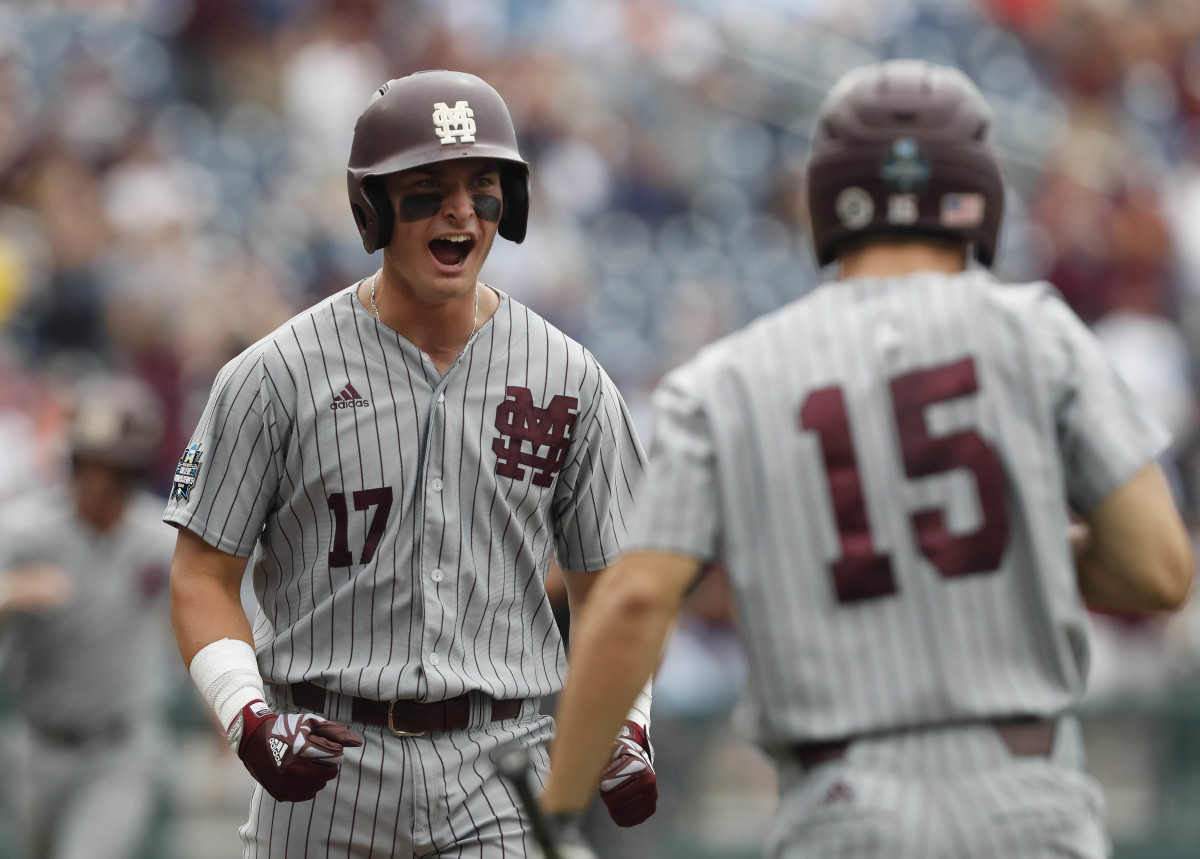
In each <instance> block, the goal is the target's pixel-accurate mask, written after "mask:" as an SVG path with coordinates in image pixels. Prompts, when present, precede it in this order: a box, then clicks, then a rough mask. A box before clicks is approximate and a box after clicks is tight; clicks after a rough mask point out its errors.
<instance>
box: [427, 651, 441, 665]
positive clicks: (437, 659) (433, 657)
mask: <svg viewBox="0 0 1200 859" xmlns="http://www.w3.org/2000/svg"><path fill="white" fill-rule="evenodd" d="M441 661H442V657H440V656H438V655H437V654H436V653H431V654H429V664H430V665H437V664H439V663H440V662H441Z"/></svg>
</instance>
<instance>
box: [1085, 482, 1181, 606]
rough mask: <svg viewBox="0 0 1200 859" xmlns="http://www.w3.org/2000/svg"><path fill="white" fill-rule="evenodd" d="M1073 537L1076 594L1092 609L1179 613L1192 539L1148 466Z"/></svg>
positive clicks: (1167, 491)
mask: <svg viewBox="0 0 1200 859" xmlns="http://www.w3.org/2000/svg"><path fill="white" fill-rule="evenodd" d="M1085 519H1086V520H1087V524H1086V526H1084V527H1076V528H1075V531H1074V533H1073V534H1072V536H1071V546H1072V549H1073V551H1074V554H1075V569H1076V575H1077V579H1078V582H1079V590H1080V592H1081V593H1082V595H1083V598H1084V600H1085V601H1086V602H1087V603H1088V604H1089V605H1091V606H1094V607H1096V608H1106V609H1114V610H1118V611H1163V610H1171V609H1175V608H1178V607H1179V606H1180V605H1182V604H1183V602H1184V600H1185V599H1186V598H1187V594H1188V591H1189V589H1190V587H1191V584H1192V576H1193V567H1194V563H1195V562H1194V559H1193V556H1192V546H1191V540H1190V538H1189V537H1188V533H1187V529H1186V528H1185V527H1184V525H1183V522H1182V521H1181V520H1180V517H1179V513H1178V511H1177V509H1176V507H1175V502H1174V499H1173V498H1172V496H1171V492H1170V487H1169V486H1168V484H1167V482H1166V479H1165V478H1164V476H1163V474H1162V471H1161V470H1160V469H1159V467H1158V466H1157V465H1155V464H1154V463H1151V464H1149V465H1147V466H1146V467H1145V468H1144V469H1142V470H1141V471H1140V472H1138V474H1136V475H1135V476H1134V477H1132V478H1130V479H1129V480H1128V481H1126V483H1125V484H1123V485H1122V486H1120V487H1118V488H1117V489H1116V490H1115V491H1114V492H1113V493H1112V494H1111V495H1110V496H1109V497H1108V498H1106V499H1105V500H1104V501H1102V502H1101V503H1100V504H1098V505H1097V506H1096V508H1095V509H1093V510H1091V511H1089V512H1088V513H1087V515H1086V516H1085Z"/></svg>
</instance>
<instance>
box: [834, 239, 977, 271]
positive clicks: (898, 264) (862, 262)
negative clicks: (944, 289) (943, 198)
mask: <svg viewBox="0 0 1200 859" xmlns="http://www.w3.org/2000/svg"><path fill="white" fill-rule="evenodd" d="M966 268H967V249H966V247H956V246H946V245H940V244H934V243H931V242H921V241H915V242H878V243H875V242H872V243H870V244H865V245H861V246H859V247H856V248H852V249H848V250H846V251H845V252H844V253H842V254H840V255H839V256H838V280H848V279H850V278H853V277H902V276H904V275H908V274H917V273H918V272H922V271H933V272H941V273H945V274H957V273H959V272H962V271H965V270H966Z"/></svg>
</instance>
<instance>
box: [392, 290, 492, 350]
mask: <svg viewBox="0 0 1200 859" xmlns="http://www.w3.org/2000/svg"><path fill="white" fill-rule="evenodd" d="M377 280H379V272H375V276H374V277H372V278H371V312H372V313H374V314H375V321H376V322H379V323H381V324H382V322H383V320H382V319H380V318H379V308H378V307H377V306H376V305H375V281H377ZM478 330H479V284H478V283H476V284H475V324H474V325H472V326H471V333H470V334H468V335H467V342H468V343H470V342H471V338H472V337H474V336H475V332H476V331H478ZM464 348H466V347H464Z"/></svg>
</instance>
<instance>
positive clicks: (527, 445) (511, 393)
mask: <svg viewBox="0 0 1200 859" xmlns="http://www.w3.org/2000/svg"><path fill="white" fill-rule="evenodd" d="M505 394H506V395H507V396H506V397H505V399H504V402H502V403H501V404H500V405H498V406H497V407H496V429H498V430H499V431H500V437H499V438H496V439H493V440H492V451H493V452H494V453H495V454H496V473H497V474H499V475H500V476H501V477H510V478H512V479H513V480H523V479H524V478H525V468H523V467H522V466H527V467H529V468H532V469H534V471H535V474H534V475H533V485H534V486H549V485H550V484H551V483H553V482H554V475H556V474H558V471H559V469H560V468H562V463H563V456H564V455H565V454H566V452H567V446H568V445H570V443H571V430H573V429H574V428H575V419H576V418H577V417H579V412H578V411H577V410H578V408H579V399H578V398H577V397H566V396H563V395H561V394H556V395H555V396H554V399H552V400H551V401H550V405H548V406H546V408H544V409H540V408H538V407H537V406H535V405H534V404H533V392H532V391H530V390H529V389H528V388H522V387H519V386H516V385H510V386H509V387H508V388H506V389H505Z"/></svg>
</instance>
